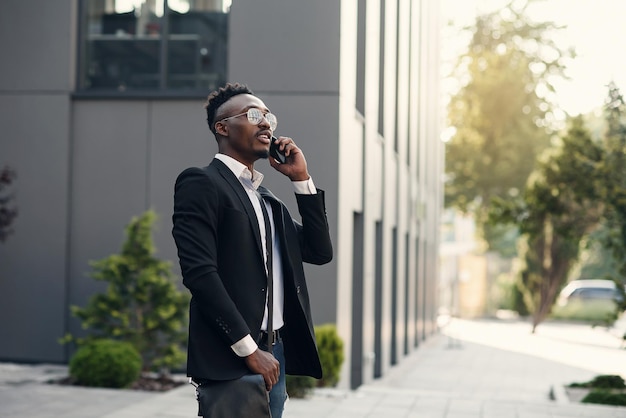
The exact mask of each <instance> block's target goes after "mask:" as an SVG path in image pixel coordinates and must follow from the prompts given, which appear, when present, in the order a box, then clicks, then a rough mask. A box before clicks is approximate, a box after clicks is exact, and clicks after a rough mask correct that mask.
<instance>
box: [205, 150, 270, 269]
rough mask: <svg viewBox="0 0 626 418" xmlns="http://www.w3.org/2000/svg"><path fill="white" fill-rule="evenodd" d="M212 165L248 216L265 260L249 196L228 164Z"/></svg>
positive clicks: (216, 160)
mask: <svg viewBox="0 0 626 418" xmlns="http://www.w3.org/2000/svg"><path fill="white" fill-rule="evenodd" d="M211 165H214V166H215V167H216V168H217V171H218V172H219V173H220V175H221V176H222V177H223V178H224V180H226V182H227V183H228V185H229V186H230V187H231V189H232V190H233V192H234V193H235V194H236V195H237V197H238V198H239V201H240V202H241V205H242V206H243V208H244V210H245V211H246V214H247V215H248V221H249V222H250V227H251V228H252V231H254V236H255V238H256V243H257V248H258V250H259V254H260V255H261V259H263V247H262V246H261V231H260V230H259V221H258V219H257V217H256V212H255V211H254V207H253V206H252V202H250V198H249V197H248V194H247V193H246V191H245V190H244V188H243V186H242V185H241V182H240V181H239V179H238V178H237V177H235V175H234V174H233V172H232V171H230V168H228V167H227V166H226V164H224V163H223V162H221V161H220V160H218V159H214V160H213V162H211Z"/></svg>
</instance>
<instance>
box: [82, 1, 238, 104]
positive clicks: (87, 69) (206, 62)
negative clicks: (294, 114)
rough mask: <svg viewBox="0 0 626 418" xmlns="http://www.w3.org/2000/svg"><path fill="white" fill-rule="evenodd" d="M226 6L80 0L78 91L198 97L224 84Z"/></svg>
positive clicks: (195, 3) (212, 3) (226, 30)
mask: <svg viewBox="0 0 626 418" xmlns="http://www.w3.org/2000/svg"><path fill="white" fill-rule="evenodd" d="M230 3H231V2H230V1H229V0H83V1H82V2H81V25H80V28H81V37H80V39H81V43H80V48H79V51H80V59H79V70H78V90H80V91H87V92H92V93H98V92H102V93H111V92H115V93H119V94H121V93H142V92H144V93H145V92H151V93H153V92H155V91H159V92H168V91H169V92H184V91H191V92H194V91H195V92H197V91H198V90H203V91H206V90H207V89H209V90H213V89H215V88H217V87H219V85H222V84H223V83H224V81H225V79H226V70H227V48H228V10H229V9H230Z"/></svg>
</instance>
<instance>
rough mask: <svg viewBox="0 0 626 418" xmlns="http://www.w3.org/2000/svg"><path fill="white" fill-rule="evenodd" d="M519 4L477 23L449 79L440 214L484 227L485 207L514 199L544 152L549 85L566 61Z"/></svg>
mask: <svg viewBox="0 0 626 418" xmlns="http://www.w3.org/2000/svg"><path fill="white" fill-rule="evenodd" d="M519 3H520V2H511V3H510V4H509V5H508V6H506V7H505V8H503V9H501V10H497V11H495V12H492V13H489V14H486V15H482V16H479V17H478V18H477V20H476V24H475V25H474V26H472V27H471V28H468V30H470V31H472V38H471V42H470V45H469V48H468V51H467V52H466V53H465V54H464V55H462V56H461V57H460V59H459V62H458V64H457V66H456V69H455V72H454V74H453V76H454V77H456V78H457V79H460V80H465V83H464V85H463V86H462V87H461V88H460V90H459V91H458V93H457V94H456V95H455V96H453V97H452V99H451V101H450V103H449V109H448V117H449V125H450V126H452V127H454V132H455V134H454V135H453V136H452V138H451V139H450V141H449V143H448V144H447V146H446V171H447V173H446V177H447V182H446V189H445V197H446V206H453V207H456V208H458V209H460V210H461V211H464V212H467V211H470V212H474V214H475V217H476V220H477V222H478V224H479V226H481V225H482V226H485V227H488V225H486V224H485V222H486V213H487V209H488V207H489V205H490V201H491V199H492V198H493V197H499V198H502V199H505V198H512V197H516V196H519V195H520V193H521V192H522V190H523V189H524V187H525V184H526V182H527V179H528V176H529V174H530V173H531V172H532V171H533V169H534V168H535V164H536V157H537V155H539V153H540V152H541V151H542V150H544V149H545V148H546V147H547V146H548V145H549V141H550V135H551V130H550V127H551V120H552V119H553V115H552V97H553V93H554V88H553V86H552V84H551V82H552V81H553V80H554V79H555V78H556V77H561V76H563V71H564V61H565V60H566V59H567V58H569V57H571V56H572V55H573V53H572V52H570V51H563V50H561V49H560V48H558V47H557V45H555V43H554V42H553V41H552V39H551V37H550V35H551V34H552V33H553V32H554V31H556V30H558V29H559V27H558V26H556V25H554V24H553V23H550V22H539V23H536V22H533V21H531V20H530V18H529V17H528V16H527V13H526V9H527V6H528V2H526V3H524V4H522V5H521V6H519ZM516 5H517V6H516ZM485 232H486V234H485V238H486V239H487V240H488V241H493V240H494V239H495V238H497V235H498V234H496V236H494V237H491V236H490V234H489V231H485Z"/></svg>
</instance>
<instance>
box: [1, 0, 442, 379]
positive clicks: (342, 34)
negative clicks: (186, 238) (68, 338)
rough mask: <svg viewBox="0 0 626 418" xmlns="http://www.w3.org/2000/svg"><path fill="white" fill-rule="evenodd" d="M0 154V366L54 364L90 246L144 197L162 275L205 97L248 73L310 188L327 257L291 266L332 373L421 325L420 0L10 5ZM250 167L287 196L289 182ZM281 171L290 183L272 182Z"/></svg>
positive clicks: (424, 251)
mask: <svg viewBox="0 0 626 418" xmlns="http://www.w3.org/2000/svg"><path fill="white" fill-rule="evenodd" d="M3 6H4V7H3V13H2V18H0V51H2V56H3V63H2V65H0V110H1V111H0V126H2V128H3V129H2V134H1V139H0V168H1V167H3V166H5V165H8V166H10V167H11V168H12V169H14V170H15V172H16V173H17V179H16V182H15V188H14V190H15V200H14V201H15V204H16V206H17V208H18V210H19V214H18V217H17V218H16V220H15V222H14V224H13V230H14V233H13V234H12V235H11V236H10V237H9V239H8V240H7V241H6V242H4V243H0V336H1V338H2V343H0V361H16V362H55V363H62V362H66V361H68V359H69V356H70V355H71V352H70V350H69V348H68V347H66V346H62V345H59V343H58V339H59V338H60V337H61V336H63V335H64V334H66V333H67V332H71V333H80V332H81V331H80V323H79V322H78V321H77V320H76V319H75V318H72V316H71V314H70V312H69V307H70V306H71V305H79V306H84V305H85V303H86V302H87V300H88V299H89V297H90V296H91V295H93V294H94V293H95V292H99V291H101V290H103V288H104V287H103V286H104V285H103V284H102V283H98V282H95V281H94V280H93V279H91V278H90V277H89V272H90V264H89V262H90V261H91V260H97V259H102V258H104V257H106V256H108V255H110V254H112V253H116V252H119V250H120V246H121V243H122V241H123V239H124V237H123V228H124V226H125V225H126V224H127V223H128V222H129V221H130V219H131V218H132V217H133V216H136V215H139V214H141V213H142V212H144V211H145V210H147V209H154V210H155V211H156V212H157V213H158V214H159V216H160V218H159V222H158V225H157V228H156V230H155V234H154V238H155V244H156V247H157V249H158V253H157V256H159V257H160V258H162V259H166V260H171V261H172V268H173V271H174V272H175V273H176V274H179V273H180V272H179V270H178V264H177V258H176V250H175V246H174V242H173V240H172V238H171V233H170V231H171V213H172V205H173V184H174V179H175V178H176V175H177V174H178V173H179V172H180V171H182V170H183V169H184V168H186V167H189V166H205V165H207V164H208V163H209V162H210V161H211V159H212V157H213V155H214V154H215V152H216V151H217V146H216V144H215V140H214V139H213V137H212V135H211V134H210V132H209V130H208V127H207V126H206V121H205V119H206V115H205V112H204V109H203V101H204V98H205V97H206V94H207V93H208V92H209V91H210V90H211V89H213V88H215V87H217V86H219V85H220V84H222V83H223V82H224V81H226V80H228V81H239V82H243V83H246V84H248V85H249V86H250V87H251V88H252V89H253V90H254V91H255V93H256V94H257V95H258V96H260V97H261V98H262V99H263V100H264V101H265V103H266V104H267V105H268V106H269V107H270V108H271V109H272V112H273V113H275V114H277V115H278V118H279V125H278V129H277V132H276V133H277V134H279V135H288V136H291V137H293V138H294V140H295V141H296V142H297V143H298V145H299V146H300V147H301V148H302V149H303V151H304V153H305V155H306V157H307V161H308V163H309V168H310V172H311V175H312V176H313V179H314V181H315V183H316V185H317V186H318V187H320V188H323V189H324V190H325V191H326V196H327V198H326V199H327V201H326V204H327V209H328V218H329V222H330V227H331V234H332V236H333V241H334V246H335V258H334V260H333V262H332V263H330V264H328V265H325V266H321V267H317V266H314V267H307V275H308V281H309V289H310V294H311V302H312V309H313V316H314V320H315V322H316V323H318V324H321V323H328V322H331V323H335V324H337V326H338V329H339V332H340V335H341V336H342V337H343V339H344V343H345V354H346V361H345V363H344V368H343V370H342V380H341V383H340V384H341V385H342V386H344V387H353V388H354V387H358V386H359V385H360V384H362V383H366V382H368V381H370V380H372V379H375V378H377V377H380V376H382V375H384V374H385V373H386V371H387V370H388V369H389V368H390V367H392V366H393V365H395V364H398V363H399V362H401V361H402V359H403V358H404V357H405V356H406V355H408V354H409V353H411V352H412V351H414V350H416V349H418V348H419V345H420V344H421V342H422V341H423V340H424V339H426V338H427V337H428V336H429V335H430V334H432V333H433V332H435V331H436V322H435V319H436V318H435V316H436V312H437V307H438V303H437V296H436V295H437V286H438V285H437V277H438V265H437V264H438V263H437V258H438V245H439V238H438V236H439V235H438V231H439V227H438V224H439V217H440V210H441V202H442V171H443V144H442V143H441V141H440V140H439V127H440V123H439V121H440V115H439V112H440V106H439V57H438V51H439V45H438V42H439V10H438V7H439V6H438V2H437V1H436V0H421V1H419V0H414V1H411V0H341V1H337V0H319V1H314V2H313V1H312V2H294V1H290V0H267V1H263V2H260V1H254V0H233V1H232V4H231V3H230V2H229V1H221V0H195V1H194V0H126V1H122V0H81V1H78V0H59V1H55V2H50V1H44V0H33V1H29V2H23V1H19V0H8V1H5V2H4V4H3ZM256 168H257V169H259V170H260V171H262V172H264V173H265V174H266V180H265V182H266V185H267V186H269V187H270V188H271V189H272V190H273V191H274V192H275V193H276V194H277V195H278V196H280V197H281V198H283V199H284V201H285V203H286V204H287V205H288V206H289V207H290V209H292V210H293V211H295V213H297V211H296V206H295V198H294V197H293V192H292V190H291V185H290V184H288V182H286V181H285V179H284V178H283V176H281V175H279V174H277V173H273V170H272V169H271V167H270V166H269V164H267V163H265V162H262V161H261V162H259V163H258V164H257V165H256ZM286 183H287V184H286Z"/></svg>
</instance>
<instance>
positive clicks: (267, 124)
mask: <svg viewBox="0 0 626 418" xmlns="http://www.w3.org/2000/svg"><path fill="white" fill-rule="evenodd" d="M259 126H263V127H266V128H271V125H270V122H269V121H268V120H267V118H266V117H265V115H262V116H261V121H260V122H259Z"/></svg>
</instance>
